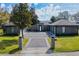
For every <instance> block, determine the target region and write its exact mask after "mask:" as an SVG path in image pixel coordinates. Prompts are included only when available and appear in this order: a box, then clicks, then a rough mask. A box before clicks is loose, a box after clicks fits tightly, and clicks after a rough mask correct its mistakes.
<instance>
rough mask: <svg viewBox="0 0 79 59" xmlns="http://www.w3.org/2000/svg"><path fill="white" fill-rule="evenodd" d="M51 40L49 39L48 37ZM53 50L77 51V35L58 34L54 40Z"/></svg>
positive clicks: (78, 46)
mask: <svg viewBox="0 0 79 59" xmlns="http://www.w3.org/2000/svg"><path fill="white" fill-rule="evenodd" d="M48 41H49V42H51V39H50V38H49V39H48ZM54 51H55V52H72V51H79V36H60V37H57V41H55V49H54Z"/></svg>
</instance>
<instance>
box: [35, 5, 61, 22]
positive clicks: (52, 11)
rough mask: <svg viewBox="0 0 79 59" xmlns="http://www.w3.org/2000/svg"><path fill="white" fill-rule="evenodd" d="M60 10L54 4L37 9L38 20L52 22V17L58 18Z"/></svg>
mask: <svg viewBox="0 0 79 59" xmlns="http://www.w3.org/2000/svg"><path fill="white" fill-rule="evenodd" d="M58 8H60V7H59V6H54V5H53V4H48V5H47V6H45V7H43V8H41V9H36V14H37V15H38V17H39V18H38V19H39V20H41V21H44V20H50V18H51V17H52V16H57V15H58V12H59V10H57V9H58Z"/></svg>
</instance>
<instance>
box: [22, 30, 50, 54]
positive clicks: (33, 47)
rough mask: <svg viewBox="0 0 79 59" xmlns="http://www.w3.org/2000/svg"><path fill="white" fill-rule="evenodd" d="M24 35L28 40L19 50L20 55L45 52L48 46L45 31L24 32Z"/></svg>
mask: <svg viewBox="0 0 79 59" xmlns="http://www.w3.org/2000/svg"><path fill="white" fill-rule="evenodd" d="M24 37H27V38H29V42H28V44H27V45H26V47H25V48H23V50H22V51H21V54H22V55H27V54H45V53H46V52H47V50H48V49H49V48H50V44H49V43H48V35H47V34H46V32H25V33H24Z"/></svg>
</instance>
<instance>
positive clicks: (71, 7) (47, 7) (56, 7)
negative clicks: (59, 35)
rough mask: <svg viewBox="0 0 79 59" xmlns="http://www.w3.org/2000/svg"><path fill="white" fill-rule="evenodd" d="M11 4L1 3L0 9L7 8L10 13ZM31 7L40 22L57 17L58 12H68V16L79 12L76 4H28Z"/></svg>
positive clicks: (78, 5)
mask: <svg viewBox="0 0 79 59" xmlns="http://www.w3.org/2000/svg"><path fill="white" fill-rule="evenodd" d="M13 5H15V4H13V3H6V4H5V3H1V4H0V6H1V8H4V7H5V8H7V10H8V11H9V12H11V11H12V6H13ZM28 5H29V6H31V7H34V8H35V10H36V14H37V15H38V19H39V20H41V21H46V20H49V19H50V18H51V16H52V15H53V16H57V15H58V13H59V12H63V11H69V13H70V14H75V13H76V12H78V11H79V4H78V3H72V4H71V3H32V4H28Z"/></svg>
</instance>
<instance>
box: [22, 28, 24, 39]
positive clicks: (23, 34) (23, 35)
mask: <svg viewBox="0 0 79 59" xmlns="http://www.w3.org/2000/svg"><path fill="white" fill-rule="evenodd" d="M22 37H23V38H24V33H23V29H22Z"/></svg>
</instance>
